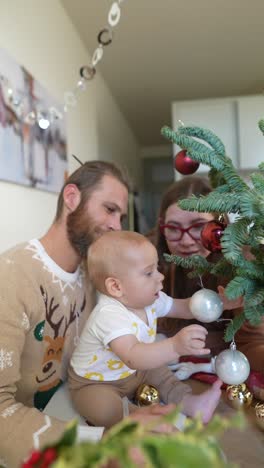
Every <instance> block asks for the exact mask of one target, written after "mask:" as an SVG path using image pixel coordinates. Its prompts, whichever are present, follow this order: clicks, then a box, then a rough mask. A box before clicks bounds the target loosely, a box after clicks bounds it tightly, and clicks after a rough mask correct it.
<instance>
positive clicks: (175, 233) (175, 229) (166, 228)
mask: <svg viewBox="0 0 264 468" xmlns="http://www.w3.org/2000/svg"><path fill="white" fill-rule="evenodd" d="M205 224H207V223H196V224H191V226H189V227H188V228H186V229H184V228H181V227H179V226H174V225H173V224H162V223H161V224H160V231H161V233H162V234H163V235H164V237H165V239H166V240H168V241H180V240H181V239H182V236H183V234H184V233H185V232H186V233H187V234H188V235H189V236H190V237H191V238H192V239H193V240H195V241H198V240H200V238H201V232H202V229H203V227H204V226H205Z"/></svg>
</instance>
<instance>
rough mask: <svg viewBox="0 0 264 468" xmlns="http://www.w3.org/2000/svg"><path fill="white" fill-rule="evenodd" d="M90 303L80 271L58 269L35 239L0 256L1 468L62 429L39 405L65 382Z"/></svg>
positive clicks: (89, 291)
mask: <svg viewBox="0 0 264 468" xmlns="http://www.w3.org/2000/svg"><path fill="white" fill-rule="evenodd" d="M94 305H95V293H94V290H93V288H92V286H91V284H90V283H89V281H88V279H87V274H86V273H85V272H84V269H83V268H82V267H81V268H79V269H78V270H77V271H76V272H75V273H67V272H65V271H64V270H62V269H61V268H60V267H59V266H58V265H57V264H56V263H55V262H54V261H53V260H52V259H51V258H50V257H49V256H48V255H47V253H46V252H45V250H44V248H43V246H42V245H41V243H40V242H39V241H37V240H33V241H30V242H29V243H26V244H22V245H19V246H17V247H15V248H13V249H11V250H9V251H7V252H6V253H4V254H2V255H1V256H0V466H1V464H2V465H3V466H8V467H9V468H10V467H11V468H15V467H17V466H19V465H20V463H21V462H22V461H23V459H24V458H25V457H27V455H28V454H29V452H30V450H31V449H32V448H38V447H39V446H40V447H41V446H42V445H43V444H46V443H47V442H49V441H54V440H55V439H56V438H58V437H59V436H60V435H61V433H62V432H63V431H64V429H65V423H64V422H61V421H58V420H56V419H53V418H50V417H49V416H46V415H45V414H43V413H41V411H39V410H41V409H43V408H44V407H45V405H46V404H47V402H48V400H49V398H50V397H51V396H52V394H53V393H54V392H55V391H56V390H57V388H58V387H59V386H60V384H61V383H62V382H63V381H64V380H65V378H66V374H67V366H68V362H69V359H70V356H71V354H72V350H73V348H74V344H75V343H76V342H77V340H78V336H79V334H80V332H81V330H82V327H83V325H84V322H85V321H86V319H87V317H88V315H89V313H90V311H91V310H92V308H93V307H94ZM37 408H39V409H37Z"/></svg>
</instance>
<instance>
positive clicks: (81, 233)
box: [0, 161, 167, 468]
mask: <svg viewBox="0 0 264 468" xmlns="http://www.w3.org/2000/svg"><path fill="white" fill-rule="evenodd" d="M128 190H129V184H128V181H127V179H126V177H125V176H124V174H123V173H122V172H121V171H120V170H119V169H118V168H117V167H116V166H114V165H113V164H111V163H107V162H102V161H91V162H87V163H85V164H83V165H82V166H81V167H80V168H79V169H78V170H77V171H75V172H74V173H73V174H72V175H71V176H70V177H69V178H68V180H67V181H66V183H65V185H64V186H63V188H62V190H61V193H60V195H59V199H58V204H57V213H56V217H55V220H54V223H53V224H52V225H51V227H50V228H49V230H48V231H47V233H46V234H45V235H44V236H43V237H42V238H41V239H33V240H31V241H29V242H26V243H24V244H21V245H18V246H16V247H14V248H12V249H10V250H8V251H7V252H5V253H4V254H2V255H1V257H0V427H1V431H0V465H1V464H2V465H4V466H9V467H12V468H14V467H17V466H19V465H20V463H21V462H22V460H23V459H24V458H25V457H26V456H27V455H28V454H29V452H30V450H31V449H33V448H39V447H41V446H43V445H44V444H47V443H49V442H52V441H54V440H55V439H56V438H58V437H60V436H61V434H62V433H63V431H64V430H65V425H66V423H65V422H63V421H60V420H58V419H56V418H54V417H50V416H48V415H47V414H45V412H43V410H44V411H45V406H46V405H47V403H48V401H49V400H50V399H51V398H52V396H53V395H54V394H55V392H56V391H57V390H58V388H59V387H60V386H61V384H62V383H63V382H64V381H65V379H66V374H67V367H68V362H69V359H70V357H71V354H72V350H73V348H74V345H75V344H76V343H77V341H78V338H79V335H80V333H81V331H82V327H83V325H84V323H85V321H86V320H87V317H88V316H89V313H90V311H91V310H92V309H93V307H94V305H95V291H94V289H93V287H92V285H91V283H90V281H89V272H87V271H85V269H84V266H83V264H82V260H83V259H84V258H85V257H86V254H87V249H88V248H89V245H90V244H91V243H92V242H93V241H94V240H95V239H96V238H97V237H98V236H100V235H101V234H102V233H103V232H105V231H109V230H119V229H121V221H122V218H123V217H124V216H126V212H127V202H128ZM146 411H147V413H148V414H146ZM165 412H167V410H166V409H164V407H163V408H162V407H160V409H158V408H155V411H153V410H152V409H151V408H150V409H149V410H147V409H144V411H143V412H141V411H140V410H139V412H138V414H136V413H134V415H133V418H134V419H138V420H139V421H140V420H141V418H142V421H143V420H144V421H147V420H149V418H151V417H157V415H159V414H162V413H165ZM82 432H83V431H82ZM84 432H85V433H86V437H87V439H88V438H90V439H99V438H100V437H101V436H102V433H103V428H94V427H88V426H86V427H84ZM14 447H15V450H14Z"/></svg>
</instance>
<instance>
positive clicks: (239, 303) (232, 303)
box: [217, 286, 244, 310]
mask: <svg viewBox="0 0 264 468" xmlns="http://www.w3.org/2000/svg"><path fill="white" fill-rule="evenodd" d="M217 290H218V294H219V297H220V299H221V301H222V302H223V310H232V309H238V308H239V307H243V305H244V299H243V297H242V296H240V297H238V298H237V299H228V298H227V297H226V295H225V288H224V287H223V286H218V288H217Z"/></svg>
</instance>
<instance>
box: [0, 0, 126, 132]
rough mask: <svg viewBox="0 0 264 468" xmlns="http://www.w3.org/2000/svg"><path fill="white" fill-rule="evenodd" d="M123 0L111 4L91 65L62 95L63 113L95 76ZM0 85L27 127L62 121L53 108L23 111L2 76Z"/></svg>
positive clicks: (18, 98)
mask: <svg viewBox="0 0 264 468" xmlns="http://www.w3.org/2000/svg"><path fill="white" fill-rule="evenodd" d="M123 1H124V0H116V1H115V2H113V4H112V6H111V7H110V10H109V13H108V17H107V20H108V25H107V26H106V27H104V28H103V29H102V30H101V31H100V32H99V33H98V35H97V41H98V47H97V48H96V49H95V51H94V53H93V55H92V59H91V63H90V64H89V65H84V66H82V67H81V68H80V72H79V73H80V79H79V80H78V82H77V83H76V86H75V87H74V88H73V90H72V91H66V92H65V93H64V105H63V112H68V110H69V109H70V108H72V107H75V106H76V105H77V102H78V95H79V93H80V92H84V91H85V90H86V86H87V83H88V82H89V81H91V80H92V79H93V78H94V76H95V74H96V68H95V67H96V66H97V64H98V63H99V62H100V61H101V60H102V58H103V54H104V48H105V47H107V46H109V45H110V44H111V43H112V40H113V29H114V28H115V27H116V26H117V25H118V23H119V21H120V17H121V8H120V5H121V3H122V2H123ZM0 85H1V88H2V91H3V94H4V98H5V100H6V101H7V102H8V104H9V106H10V107H11V109H12V110H13V111H14V112H15V113H16V115H17V116H18V118H19V119H20V120H21V121H23V122H25V123H26V124H28V125H35V123H38V125H39V126H40V128H42V129H43V130H46V129H47V128H49V126H50V125H51V124H52V123H53V122H55V121H56V120H60V119H63V112H60V111H59V110H58V109H56V108H55V107H50V108H48V109H36V110H35V109H34V110H33V109H32V110H30V111H28V110H27V111H26V110H25V104H24V97H23V96H16V95H15V91H14V88H13V86H12V83H11V82H10V80H9V79H8V78H6V77H5V76H4V75H0Z"/></svg>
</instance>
